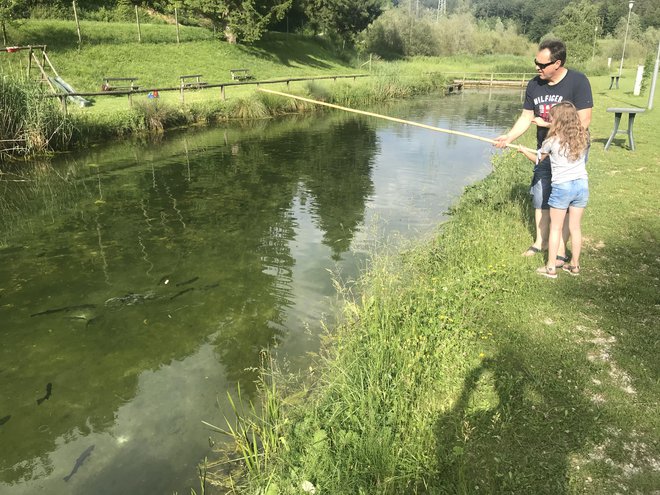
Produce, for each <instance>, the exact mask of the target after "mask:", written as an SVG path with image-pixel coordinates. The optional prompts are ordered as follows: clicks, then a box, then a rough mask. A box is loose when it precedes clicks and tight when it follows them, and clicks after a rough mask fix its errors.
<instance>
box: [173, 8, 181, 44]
mask: <svg viewBox="0 0 660 495" xmlns="http://www.w3.org/2000/svg"><path fill="white" fill-rule="evenodd" d="M174 24H176V43H177V45H178V44H179V41H180V40H179V11H178V9H177V8H176V7H174Z"/></svg>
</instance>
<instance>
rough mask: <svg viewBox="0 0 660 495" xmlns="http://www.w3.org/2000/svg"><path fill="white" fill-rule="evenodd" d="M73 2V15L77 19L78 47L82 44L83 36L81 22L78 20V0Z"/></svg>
mask: <svg viewBox="0 0 660 495" xmlns="http://www.w3.org/2000/svg"><path fill="white" fill-rule="evenodd" d="M71 3H72V4H73V17H74V18H75V19H76V30H77V31H78V48H80V45H81V44H82V36H81V35H80V22H79V21H78V11H77V10H76V0H73V2H71Z"/></svg>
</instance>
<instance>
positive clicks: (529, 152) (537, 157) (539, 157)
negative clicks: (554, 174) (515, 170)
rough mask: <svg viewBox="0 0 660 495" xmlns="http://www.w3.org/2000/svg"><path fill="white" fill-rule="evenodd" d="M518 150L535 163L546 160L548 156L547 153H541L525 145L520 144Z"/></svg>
mask: <svg viewBox="0 0 660 495" xmlns="http://www.w3.org/2000/svg"><path fill="white" fill-rule="evenodd" d="M518 151H519V152H520V153H522V154H523V155H525V156H526V157H527V158H529V159H530V160H531V161H533V162H534V163H538V162H540V161H543V160H545V157H546V156H548V154H547V153H543V154H539V153H538V151H536V150H533V149H531V148H526V147H524V146H519V147H518Z"/></svg>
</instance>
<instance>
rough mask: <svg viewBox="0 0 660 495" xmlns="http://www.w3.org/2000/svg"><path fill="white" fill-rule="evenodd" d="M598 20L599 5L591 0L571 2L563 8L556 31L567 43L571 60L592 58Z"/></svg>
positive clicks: (580, 60)
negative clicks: (595, 27)
mask: <svg viewBox="0 0 660 495" xmlns="http://www.w3.org/2000/svg"><path fill="white" fill-rule="evenodd" d="M597 22H598V7H597V6H596V5H594V4H593V3H592V2H591V1H589V0H580V2H571V3H569V4H568V5H567V6H566V7H565V8H564V10H562V12H561V16H560V17H559V22H558V23H557V26H556V27H555V29H554V32H555V34H557V36H559V37H560V38H561V39H562V41H564V43H566V51H567V53H568V56H569V57H570V59H571V61H576V62H584V61H586V60H588V59H589V58H591V55H592V50H593V41H594V26H596V25H597Z"/></svg>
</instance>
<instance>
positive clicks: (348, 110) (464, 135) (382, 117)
mask: <svg viewBox="0 0 660 495" xmlns="http://www.w3.org/2000/svg"><path fill="white" fill-rule="evenodd" d="M257 90H258V91H262V92H264V93H270V94H273V95H278V96H284V97H286V98H293V99H294V100H300V101H306V102H307V103H313V104H315V105H323V106H324V107H329V108H335V109H337V110H344V111H345V112H352V113H359V114H360V115H367V116H368V117H377V118H379V119H385V120H389V121H391V122H398V123H399V124H407V125H412V126H415V127H421V128H422V129H429V130H431V131H436V132H444V133H445V134H454V135H455V136H463V137H467V138H472V139H478V140H479V141H484V142H486V143H491V144H495V143H496V141H495V140H494V139H490V138H486V137H482V136H477V135H476V134H470V133H469V132H461V131H452V130H451V129H443V128H442V127H434V126H432V125H426V124H420V123H419V122H413V121H411V120H403V119H397V118H396V117H388V116H387V115H381V114H379V113H373V112H366V111H364V110H356V109H355V108H348V107H341V106H339V105H334V104H332V103H326V102H325V101H318V100H312V99H310V98H304V97H302V96H297V95H292V94H289V93H281V92H280V91H273V90H272V89H264V88H257ZM507 147H508V148H513V149H515V150H520V149H527V150H528V151H531V152H533V153H536V150H532V149H530V148H525V147H524V146H520V145H519V144H507Z"/></svg>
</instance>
